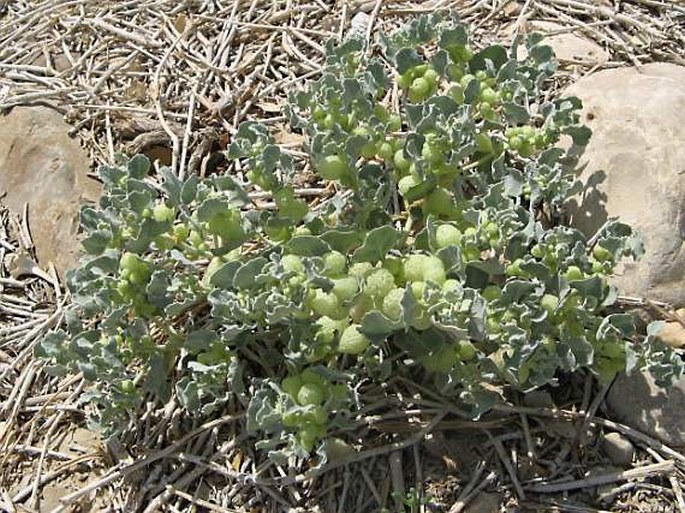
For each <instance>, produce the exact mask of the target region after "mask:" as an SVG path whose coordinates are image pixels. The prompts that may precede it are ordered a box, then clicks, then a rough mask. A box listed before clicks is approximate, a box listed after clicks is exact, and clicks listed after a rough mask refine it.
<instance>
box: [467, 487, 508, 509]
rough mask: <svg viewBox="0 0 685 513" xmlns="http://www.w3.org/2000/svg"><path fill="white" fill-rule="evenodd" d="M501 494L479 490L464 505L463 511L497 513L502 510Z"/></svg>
mask: <svg viewBox="0 0 685 513" xmlns="http://www.w3.org/2000/svg"><path fill="white" fill-rule="evenodd" d="M502 500H503V498H502V494H501V493H489V492H480V493H479V494H478V495H476V498H475V499H473V501H471V503H470V504H469V505H468V506H466V509H465V510H464V512H465V513H498V512H499V511H501V510H502Z"/></svg>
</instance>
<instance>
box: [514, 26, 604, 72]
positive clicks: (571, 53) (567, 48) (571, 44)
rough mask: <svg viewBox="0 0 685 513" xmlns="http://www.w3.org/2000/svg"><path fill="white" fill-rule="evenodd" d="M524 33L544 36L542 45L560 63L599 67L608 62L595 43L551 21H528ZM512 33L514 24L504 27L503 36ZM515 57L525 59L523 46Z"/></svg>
mask: <svg viewBox="0 0 685 513" xmlns="http://www.w3.org/2000/svg"><path fill="white" fill-rule="evenodd" d="M525 29H526V32H539V33H541V34H543V35H545V39H544V40H543V43H544V44H546V45H549V46H550V47H551V48H552V50H554V55H555V56H556V58H557V60H558V61H559V62H560V63H562V64H566V63H570V64H575V63H579V64H581V63H582V64H583V65H585V66H596V65H599V66H601V65H602V64H604V63H605V62H607V61H608V60H609V54H608V53H607V52H606V51H605V50H604V49H603V48H602V47H601V46H599V45H598V44H597V43H595V42H594V41H591V40H589V39H587V38H585V37H581V36H579V35H577V33H573V32H569V31H568V27H564V26H563V25H560V24H559V23H554V22H551V21H537V20H536V21H529V22H526V24H525ZM513 32H514V24H512V25H510V26H508V27H505V28H504V29H503V31H502V33H503V35H505V36H509V35H511V34H513ZM517 57H518V58H519V59H525V57H526V49H525V45H519V47H518V49H517Z"/></svg>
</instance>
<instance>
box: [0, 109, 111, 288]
mask: <svg viewBox="0 0 685 513" xmlns="http://www.w3.org/2000/svg"><path fill="white" fill-rule="evenodd" d="M68 132H69V125H68V124H67V123H66V122H64V121H63V120H62V116H61V115H60V114H59V113H58V112H56V111H54V110H52V109H49V108H46V107H15V108H14V109H12V110H11V111H10V113H9V114H7V115H5V116H3V117H2V118H1V120H0V191H2V192H4V193H6V196H5V197H4V198H3V199H2V201H3V202H4V203H5V204H6V205H7V206H8V207H9V208H10V210H12V211H14V212H15V213H17V214H21V213H22V212H23V208H24V204H25V203H28V206H29V217H28V218H29V230H30V231H31V235H32V238H33V242H34V244H35V246H36V252H37V256H38V260H39V264H40V265H41V266H42V267H44V268H46V267H47V264H48V262H53V263H54V264H55V267H56V268H57V270H58V271H59V272H60V273H61V274H62V275H63V273H64V271H66V270H67V269H68V268H70V267H73V266H74V265H75V264H76V263H77V258H78V255H79V252H80V244H79V242H78V237H77V230H78V212H79V210H80V205H81V204H82V203H83V202H86V201H88V202H95V201H96V200H97V198H98V197H99V194H100V187H99V184H98V183H97V182H96V181H95V180H93V179H91V178H88V176H87V173H88V169H89V161H88V157H87V156H86V154H85V152H84V151H83V150H82V149H81V147H80V146H79V144H78V142H77V141H75V140H74V139H71V138H70V137H69V135H68Z"/></svg>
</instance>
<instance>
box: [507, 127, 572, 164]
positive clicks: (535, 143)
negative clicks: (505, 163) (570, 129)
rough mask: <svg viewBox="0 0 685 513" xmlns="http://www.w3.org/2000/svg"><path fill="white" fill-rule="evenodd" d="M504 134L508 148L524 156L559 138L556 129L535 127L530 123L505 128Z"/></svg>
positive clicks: (526, 156) (545, 146) (528, 155)
mask: <svg viewBox="0 0 685 513" xmlns="http://www.w3.org/2000/svg"><path fill="white" fill-rule="evenodd" d="M504 135H505V136H506V137H507V144H508V146H509V148H510V149H511V150H513V151H515V152H518V154H519V155H520V156H522V157H524V158H528V157H530V156H531V155H533V154H534V153H535V152H537V151H540V150H542V149H544V148H548V147H549V146H550V145H551V144H554V143H555V142H557V140H558V138H559V134H558V131H557V130H554V129H545V128H535V127H533V126H530V125H524V126H517V127H511V128H507V129H506V130H505V132H504Z"/></svg>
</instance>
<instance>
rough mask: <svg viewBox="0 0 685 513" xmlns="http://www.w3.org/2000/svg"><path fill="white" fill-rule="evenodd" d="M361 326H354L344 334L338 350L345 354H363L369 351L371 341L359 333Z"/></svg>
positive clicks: (348, 328)
mask: <svg viewBox="0 0 685 513" xmlns="http://www.w3.org/2000/svg"><path fill="white" fill-rule="evenodd" d="M359 328H360V326H359V325H358V324H352V325H350V326H349V327H347V328H346V329H345V331H343V332H342V335H340V344H339V345H338V350H339V351H340V352H341V353H343V354H353V355H357V354H362V353H363V352H364V351H366V350H367V348H368V347H369V345H370V344H371V343H370V342H369V339H368V338H366V336H365V335H364V334H363V333H362V332H361V331H359Z"/></svg>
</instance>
